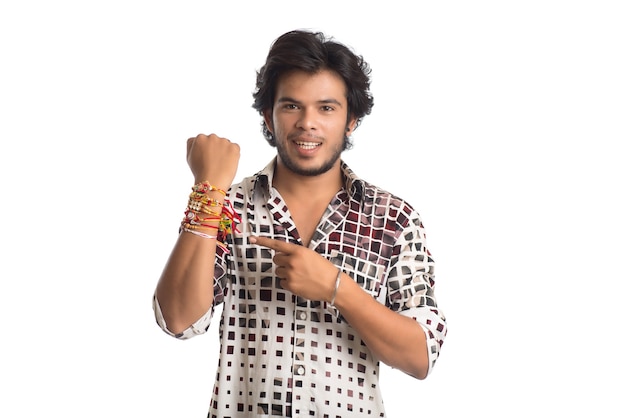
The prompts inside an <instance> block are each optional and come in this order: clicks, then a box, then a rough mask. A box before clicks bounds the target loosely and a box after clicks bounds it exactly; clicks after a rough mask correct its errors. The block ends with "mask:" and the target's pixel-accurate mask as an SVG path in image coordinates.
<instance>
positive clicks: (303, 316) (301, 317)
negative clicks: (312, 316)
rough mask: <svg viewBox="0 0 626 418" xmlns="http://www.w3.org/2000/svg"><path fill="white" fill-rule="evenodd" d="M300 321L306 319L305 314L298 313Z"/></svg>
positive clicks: (302, 312)
mask: <svg viewBox="0 0 626 418" xmlns="http://www.w3.org/2000/svg"><path fill="white" fill-rule="evenodd" d="M300 319H302V320H305V319H306V312H304V311H301V312H300Z"/></svg>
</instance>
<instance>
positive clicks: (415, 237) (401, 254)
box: [387, 213, 447, 374]
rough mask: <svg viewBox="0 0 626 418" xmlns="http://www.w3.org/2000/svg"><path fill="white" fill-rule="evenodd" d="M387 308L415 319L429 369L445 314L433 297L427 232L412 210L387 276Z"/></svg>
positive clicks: (438, 346) (441, 335)
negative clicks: (423, 338)
mask: <svg viewBox="0 0 626 418" xmlns="http://www.w3.org/2000/svg"><path fill="white" fill-rule="evenodd" d="M387 280H388V281H387V283H388V289H389V293H388V303H389V307H390V308H391V309H392V310H394V311H396V312H398V313H399V314H401V315H403V316H406V317H409V318H412V319H413V320H415V321H417V322H418V323H419V324H420V325H421V327H422V329H423V330H424V333H425V335H426V344H427V346H428V359H429V362H428V363H429V367H428V374H430V372H431V371H432V368H433V366H434V365H435V362H436V361H437V358H438V357H439V352H440V350H441V346H442V345H443V342H444V339H445V337H446V334H447V323H446V317H445V315H444V314H443V312H442V311H441V310H440V309H439V307H438V306H437V300H436V298H435V262H434V260H433V258H432V256H431V254H430V252H429V251H428V248H427V246H426V234H425V230H424V227H423V225H422V222H421V220H420V218H419V215H418V214H416V213H414V214H413V215H412V216H411V218H410V219H409V222H408V224H407V226H406V228H404V229H403V230H402V233H401V235H400V237H399V239H398V241H397V243H396V247H395V251H394V257H393V258H392V259H391V265H390V269H389V274H388V278H387Z"/></svg>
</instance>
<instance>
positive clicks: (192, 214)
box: [183, 208, 224, 222]
mask: <svg viewBox="0 0 626 418" xmlns="http://www.w3.org/2000/svg"><path fill="white" fill-rule="evenodd" d="M208 215H210V216H203V217H200V213H198V212H196V211H194V210H192V209H190V208H187V210H185V217H184V218H183V221H185V220H186V221H189V222H191V221H195V222H207V221H221V220H222V219H223V218H224V217H223V216H222V215H221V214H220V213H215V212H212V213H209V214H208Z"/></svg>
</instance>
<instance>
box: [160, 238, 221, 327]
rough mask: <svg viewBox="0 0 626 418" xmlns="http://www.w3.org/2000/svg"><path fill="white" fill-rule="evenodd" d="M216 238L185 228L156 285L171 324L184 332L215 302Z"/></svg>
mask: <svg viewBox="0 0 626 418" xmlns="http://www.w3.org/2000/svg"><path fill="white" fill-rule="evenodd" d="M216 247H217V244H216V241H215V240H214V239H207V238H203V237H200V236H197V235H194V234H191V233H189V232H182V233H181V234H180V235H179V237H178V240H177V241H176V244H175V246H174V248H173V250H172V253H171V255H170V257H169V259H168V260H167V263H166V264H165V267H164V269H163V273H162V274H161V277H160V279H159V282H158V284H157V288H156V297H157V299H158V301H159V305H160V306H161V311H162V313H163V318H164V319H165V322H166V323H167V328H168V329H169V330H170V331H171V332H172V333H174V334H177V333H179V332H182V331H183V330H185V329H186V328H188V327H189V326H190V325H191V324H193V323H194V322H195V321H196V320H198V318H200V317H201V316H202V315H203V314H204V313H206V312H207V311H208V310H209V309H210V307H211V305H212V303H213V275H214V269H215V251H216Z"/></svg>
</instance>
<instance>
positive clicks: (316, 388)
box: [154, 31, 446, 418]
mask: <svg viewBox="0 0 626 418" xmlns="http://www.w3.org/2000/svg"><path fill="white" fill-rule="evenodd" d="M369 73H370V70H369V66H368V65H367V63H366V62H365V61H363V59H362V58H361V57H360V56H357V55H355V54H354V53H353V52H352V51H351V50H349V49H348V48H347V47H345V46H344V45H342V44H339V43H337V42H335V41H333V40H332V39H326V38H325V37H324V35H323V34H321V33H312V32H307V31H293V32H288V33H286V34H284V35H282V36H281V37H279V38H278V39H277V40H276V41H275V42H274V43H273V45H272V47H271V49H270V51H269V54H268V56H267V60H266V63H265V65H264V66H263V67H262V68H261V70H260V71H259V72H258V74H257V85H256V87H257V89H256V91H255V93H254V95H253V97H254V107H255V109H257V110H258V111H259V113H260V114H261V116H262V118H263V132H264V135H265V137H266V139H267V140H268V141H269V143H270V144H271V145H272V146H275V147H276V150H277V156H276V158H275V159H273V161H271V162H270V164H269V165H267V166H266V167H265V169H263V170H262V171H260V172H258V173H257V174H255V175H254V176H251V177H248V178H245V179H244V180H243V181H242V182H241V183H239V184H235V185H231V183H232V181H233V179H234V176H235V174H236V171H237V165H238V160H239V146H238V145H237V144H235V143H232V142H230V141H229V140H227V139H225V138H221V137H218V136H217V135H214V134H211V135H208V136H207V135H198V136H197V137H195V138H190V139H189V140H188V141H187V159H188V163H189V166H190V168H191V171H192V172H193V175H194V177H195V183H196V185H195V186H194V187H193V188H192V193H191V194H190V197H189V205H188V208H187V211H186V212H185V216H184V219H183V221H182V224H181V228H180V230H181V232H180V235H179V238H178V240H177V242H176V244H175V246H174V248H173V250H172V253H171V256H170V258H169V259H168V261H167V263H166V265H165V268H164V270H163V274H162V276H161V278H160V280H159V283H158V285H157V288H156V292H155V298H154V309H155V314H156V318H157V322H158V324H159V325H160V326H161V327H162V328H163V330H164V331H165V332H167V333H168V334H170V335H173V336H175V337H177V338H181V339H185V338H189V337H192V336H194V335H197V334H202V333H204V332H205V331H206V330H207V329H208V326H209V323H210V321H211V318H212V315H213V312H214V310H215V307H216V306H217V305H218V304H222V306H223V310H222V317H221V321H220V339H221V341H220V344H221V350H220V359H219V366H218V371H217V376H216V381H215V386H214V390H213V396H212V402H211V406H210V411H209V417H220V418H224V417H247V416H255V417H259V416H289V417H291V416H294V417H295V416H302V417H304V416H316V417H336V416H340V417H352V416H355V417H356V416H359V417H361V416H363V415H369V416H377V417H381V416H384V414H385V412H384V407H383V400H382V398H381V393H380V389H379V385H378V375H379V361H382V362H384V363H386V364H387V365H389V366H391V367H393V368H397V369H400V370H402V371H403V372H405V373H407V374H409V375H411V376H414V377H416V378H418V379H423V378H425V377H426V376H427V375H428V373H429V372H430V371H431V369H432V367H433V366H434V364H435V360H436V359H437V357H438V355H439V350H440V348H441V345H442V343H443V340H444V337H445V334H446V320H445V317H444V315H443V313H442V312H441V311H440V310H439V308H438V307H437V303H436V300H435V296H434V275H433V268H434V262H433V260H432V258H431V256H430V253H429V252H428V250H427V247H426V240H425V233H424V228H423V226H422V222H421V220H420V217H419V215H418V214H417V213H416V212H415V210H414V209H413V208H412V207H411V206H410V205H409V204H408V203H406V202H405V201H404V200H402V199H400V198H399V197H396V196H394V195H391V194H390V193H388V192H386V191H384V190H381V189H379V188H377V187H375V186H373V185H371V184H369V183H367V182H365V181H364V180H361V179H360V178H358V177H357V176H356V175H355V174H354V173H353V172H352V171H351V170H350V169H349V168H348V166H347V165H346V164H345V163H343V162H342V160H341V154H342V151H343V150H345V149H346V148H348V147H349V145H350V142H349V141H350V139H349V136H350V134H351V133H352V132H353V131H354V130H355V129H356V128H357V126H358V125H359V123H360V122H361V120H362V118H363V117H364V116H365V115H367V114H369V113H370V111H371V108H372V105H373V100H372V97H371V95H370V92H369Z"/></svg>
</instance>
